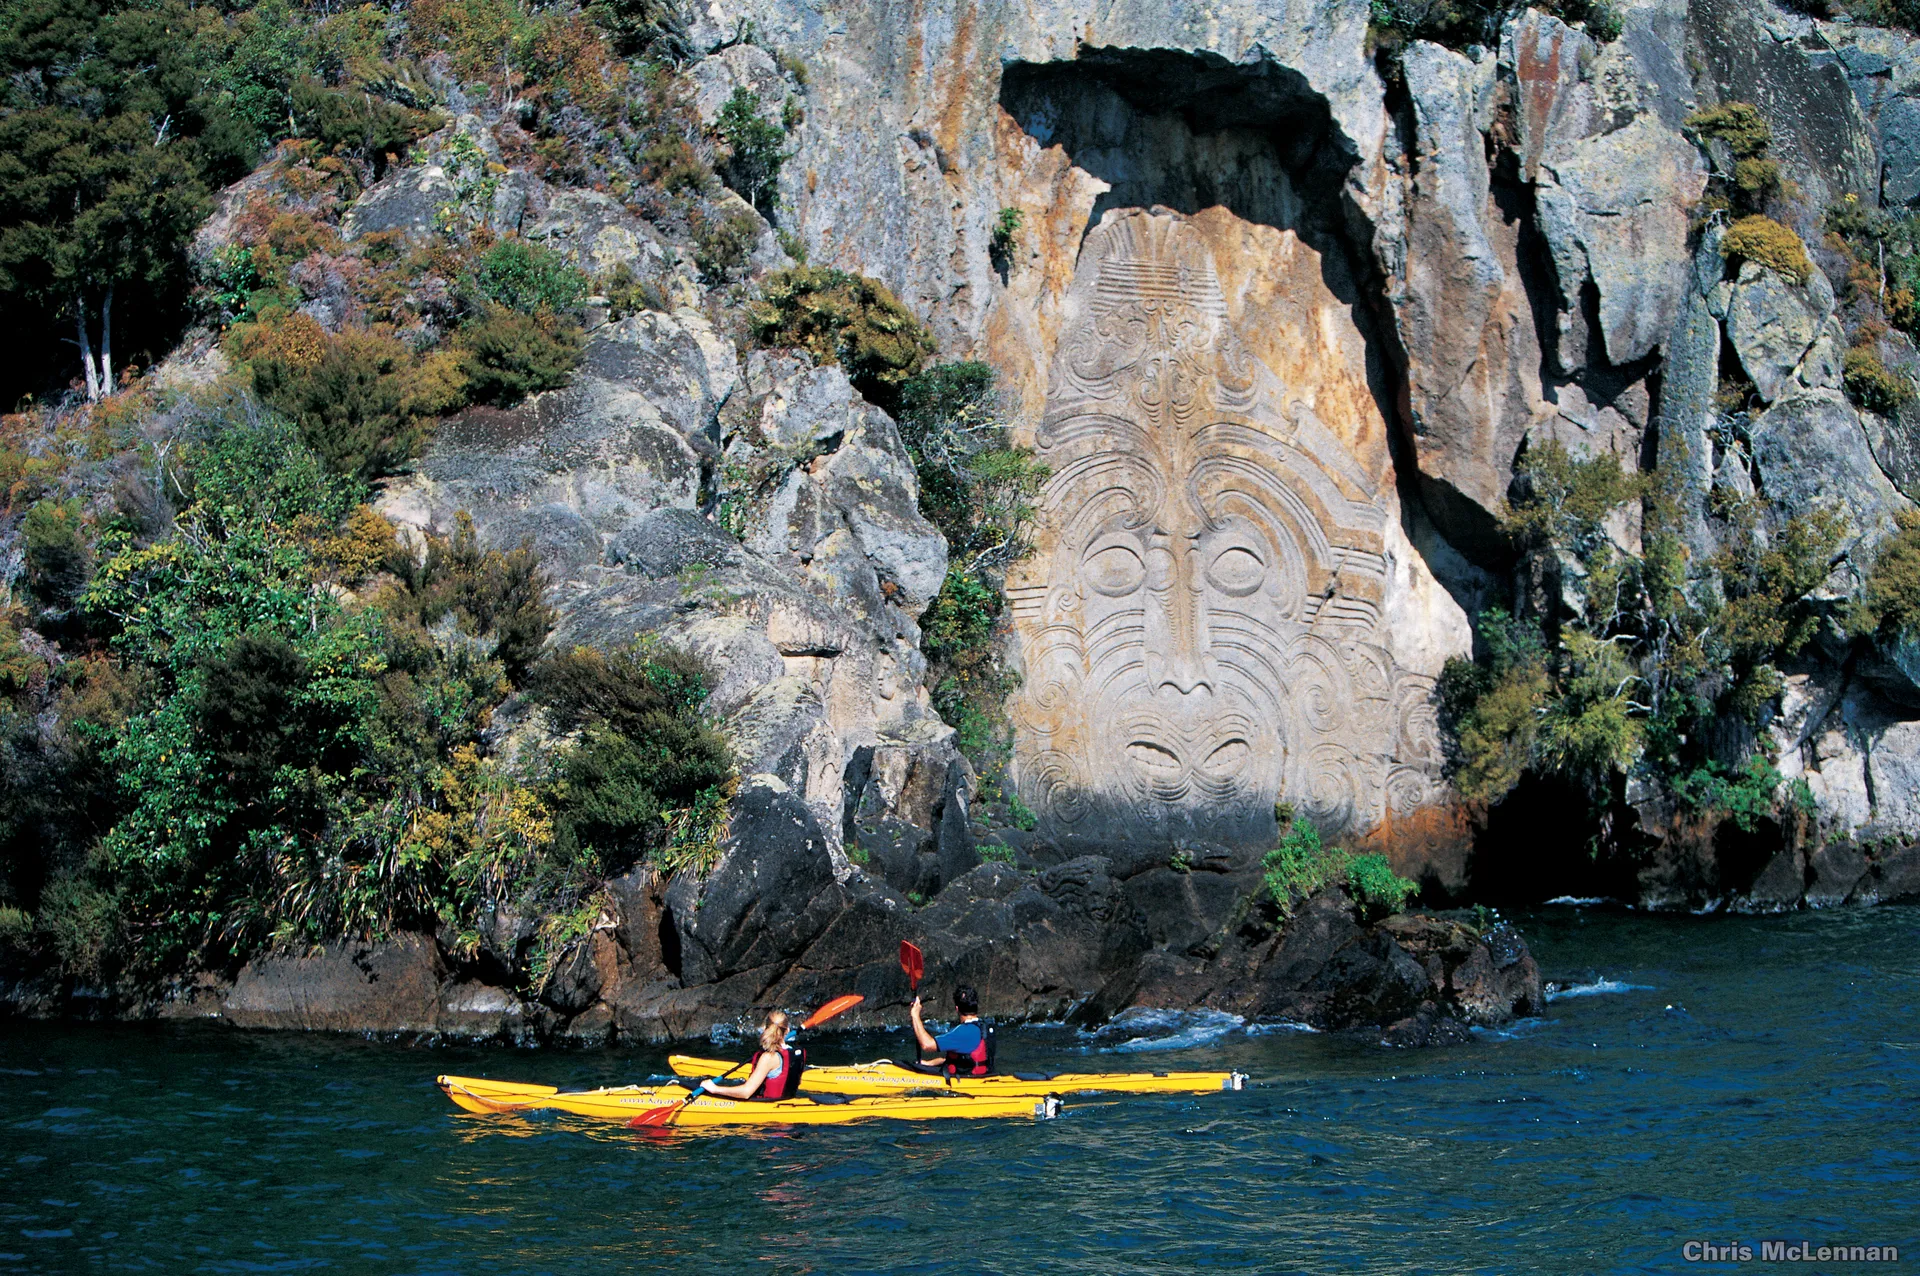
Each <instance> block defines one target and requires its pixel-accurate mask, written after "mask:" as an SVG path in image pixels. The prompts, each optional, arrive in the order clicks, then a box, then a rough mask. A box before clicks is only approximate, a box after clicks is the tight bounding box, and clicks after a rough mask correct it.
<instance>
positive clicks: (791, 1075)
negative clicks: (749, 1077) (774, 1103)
mask: <svg viewBox="0 0 1920 1276" xmlns="http://www.w3.org/2000/svg"><path fill="white" fill-rule="evenodd" d="M765 1053H766V1051H764V1050H756V1051H755V1052H754V1055H753V1062H754V1063H755V1064H758V1063H759V1062H760V1056H761V1055H763V1054H765ZM806 1070H807V1052H806V1051H805V1050H802V1049H800V1048H799V1047H798V1046H782V1047H781V1048H780V1071H779V1072H776V1073H773V1074H770V1075H769V1076H768V1077H767V1079H766V1080H764V1081H762V1082H761V1083H760V1089H759V1090H758V1091H756V1092H755V1094H754V1095H753V1097H754V1098H756V1099H791V1098H792V1097H793V1096H794V1095H796V1094H798V1093H799V1092H800V1074H801V1073H802V1072H805V1071H806Z"/></svg>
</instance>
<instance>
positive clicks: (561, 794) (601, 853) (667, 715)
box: [532, 645, 734, 873]
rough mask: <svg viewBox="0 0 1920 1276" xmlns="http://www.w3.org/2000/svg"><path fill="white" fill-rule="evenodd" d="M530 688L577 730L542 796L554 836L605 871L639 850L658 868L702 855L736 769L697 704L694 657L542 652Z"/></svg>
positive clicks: (638, 651)
mask: <svg viewBox="0 0 1920 1276" xmlns="http://www.w3.org/2000/svg"><path fill="white" fill-rule="evenodd" d="M532 688H533V694H534V696H535V697H536V698H537V699H539V700H540V701H541V702H542V703H544V704H546V705H547V706H548V707H549V709H550V710H551V712H552V714H553V716H554V719H555V722H556V724H557V725H558V726H560V727H561V729H563V730H574V729H580V730H581V738H580V742H579V743H578V744H576V745H575V746H573V747H572V748H571V749H570V750H568V752H567V754H566V756H565V758H564V760H563V761H562V763H561V766H560V783H559V785H558V787H557V788H556V789H555V792H554V797H553V799H552V803H551V805H552V807H553V810H554V813H555V834H556V837H555V845H556V848H557V849H558V850H559V851H560V852H561V853H563V854H564V853H567V852H568V851H570V850H571V851H576V852H577V853H580V854H585V855H590V856H592V857H593V858H594V861H595V863H596V864H598V865H600V866H601V867H602V869H603V870H604V871H606V872H610V873H611V872H620V871H624V869H625V868H626V867H628V866H630V865H632V864H633V863H635V862H637V861H638V860H640V859H641V858H643V857H649V856H650V857H651V858H652V859H653V860H654V861H655V862H656V863H658V864H659V865H660V866H661V867H663V868H669V869H671V868H677V867H681V866H684V865H693V866H695V867H696V868H698V869H701V870H704V869H705V868H707V867H709V866H710V865H711V862H712V860H713V858H714V856H715V855H716V854H717V851H718V835H719V830H720V827H721V826H722V824H723V823H724V820H725V812H726V799H727V797H728V795H729V794H730V793H731V792H732V786H733V782H734V779H733V777H734V769H733V753H732V750H731V748H730V747H729V746H728V744H727V742H726V740H725V739H724V738H723V737H722V736H721V735H720V734H719V733H718V732H717V731H715V730H714V729H713V728H712V727H711V726H709V725H708V724H707V723H706V722H705V721H704V720H703V719H702V718H701V716H700V710H701V706H702V704H703V703H704V702H705V700H706V694H707V674H706V671H705V670H704V668H703V667H702V666H701V665H700V664H699V662H698V661H696V660H695V659H694V658H693V657H691V656H688V655H686V654H684V653H679V652H674V651H670V650H668V649H664V648H657V647H653V646H650V645H649V646H638V647H629V648H626V649H623V650H619V651H614V652H600V651H595V650H592V649H590V648H585V647H579V648H575V649H574V650H572V651H570V652H566V653H563V654H560V655H557V656H554V657H552V658H551V659H549V660H548V661H547V662H546V663H545V664H543V665H542V666H541V667H540V669H539V670H538V671H537V673H536V674H535V677H534V679H533V683H532Z"/></svg>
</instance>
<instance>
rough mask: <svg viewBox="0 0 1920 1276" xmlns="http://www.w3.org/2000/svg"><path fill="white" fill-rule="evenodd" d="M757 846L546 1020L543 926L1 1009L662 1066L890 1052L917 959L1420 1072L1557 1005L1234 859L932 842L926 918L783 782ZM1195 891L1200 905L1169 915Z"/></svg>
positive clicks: (498, 921)
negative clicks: (1044, 860)
mask: <svg viewBox="0 0 1920 1276" xmlns="http://www.w3.org/2000/svg"><path fill="white" fill-rule="evenodd" d="M733 830H734V832H733V839H732V842H731V844H730V847H729V850H728V853H727V854H726V856H725V857H724V858H722V860H721V861H720V863H719V865H718V866H717V867H716V868H715V870H714V871H713V872H712V873H711V874H709V875H708V876H707V877H706V878H705V879H704V880H703V881H698V882H696V881H695V880H694V879H692V878H691V877H687V878H681V879H676V880H674V881H671V882H669V881H666V880H663V879H662V878H661V877H659V876H658V875H656V874H655V873H653V872H652V871H651V870H645V869H643V870H638V871H636V872H634V873H632V874H629V875H627V876H625V877H622V878H618V879H615V880H614V881H613V882H611V883H610V884H609V891H608V899H609V901H610V903H609V907H608V909H607V910H606V912H605V913H604V914H603V915H602V917H601V918H600V919H599V921H598V923H597V924H596V926H595V927H594V929H593V931H592V932H591V934H589V935H588V936H587V937H586V938H585V939H584V940H582V941H581V942H579V943H577V944H575V945H574V946H572V947H571V948H570V949H569V950H568V951H567V952H566V953H565V954H564V955H563V956H562V958H561V959H560V961H559V962H558V964H557V966H556V968H555V969H554V970H553V972H552V974H551V976H550V978H548V979H547V980H546V982H545V985H544V986H543V987H542V988H541V989H540V990H539V992H538V995H527V994H525V993H523V992H521V991H516V988H515V986H514V982H515V981H513V980H512V979H511V976H510V975H509V972H511V971H513V970H516V969H521V968H523V967H522V962H523V957H524V948H525V945H526V944H527V943H528V942H529V941H530V940H531V938H532V934H533V928H532V926H531V925H530V924H529V923H527V922H526V921H525V920H524V919H517V918H512V917H506V916H496V917H495V919H494V921H495V925H494V926H493V928H492V931H491V932H490V933H489V934H488V935H487V936H485V937H484V939H483V943H482V946H481V948H480V950H479V951H478V952H476V953H472V954H469V955H467V956H466V957H465V959H462V958H461V957H459V956H456V955H455V954H454V953H453V952H451V951H450V950H449V948H448V947H447V945H446V944H445V943H443V942H442V941H441V940H438V939H435V938H432V937H428V936H419V935H403V936H398V937H395V938H392V939H389V940H386V941H383V942H378V943H371V942H352V941H343V942H338V943H334V944H331V945H327V946H325V947H323V948H320V949H317V950H312V951H307V952H301V953H274V954H268V955H263V956H260V957H257V958H255V959H254V960H252V961H250V962H248V963H247V964H246V965H244V966H243V967H241V968H240V969H239V971H238V972H237V973H236V974H235V975H234V977H233V978H231V979H228V978H225V977H220V976H214V975H203V976H201V977H200V978H198V979H196V980H194V981H190V982H183V983H180V984H176V985H173V986H170V987H168V988H165V989H162V990H146V991H141V992H136V991H131V990H118V991H113V992H101V991H99V990H95V989H90V988H78V987H74V986H72V985H71V984H62V983H59V982H57V981H54V980H52V979H50V978H47V979H36V978H33V977H19V978H16V979H14V980H11V981H9V982H7V983H4V984H0V1010H4V1011H6V1012H10V1013H12V1014H15V1015H21V1016H28V1017H42V1018H44V1017H90V1018H100V1017H119V1018H127V1019H174V1020H208V1021H218V1022H221V1023H225V1024H230V1025H233V1026H235V1027H240V1028H255V1029H285V1030H298V1031H322V1032H350V1033H363V1034H369V1035H377V1036H398V1037H407V1038H419V1039H428V1040H461V1041H505V1042H513V1043H518V1044H533V1043H554V1044H576V1045H602V1044H610V1043H649V1044H657V1043H664V1042H669V1041H677V1040H685V1039H691V1038H699V1037H705V1036H707V1035H708V1034H710V1033H711V1031H712V1030H713V1029H714V1028H716V1027H720V1026H734V1025H738V1024H741V1023H744V1022H746V1021H748V1020H750V1019H751V1018H753V1017H755V1016H756V1015H757V1013H758V1012H759V1011H761V1010H763V1009H765V1008H768V1007H772V1006H793V1007H804V1006H812V1005H815V1004H818V1003H820V1002H824V1001H826V1000H827V999H829V998H831V997H833V996H836V995H839V994H842V993H847V992H856V993H860V994H862V995H863V996H865V998H866V1002H865V1004H863V1005H862V1006H860V1007H859V1008H858V1009H857V1010H856V1011H855V1012H853V1013H851V1014H849V1015H846V1016H845V1017H844V1018H843V1019H842V1020H840V1021H839V1026H840V1027H842V1028H849V1029H861V1028H877V1027H882V1026H897V1025H898V1024H899V1023H900V1022H901V1020H902V1018H903V1016H904V1013H905V1007H906V1004H907V1002H908V1000H909V998H910V993H909V990H908V987H907V980H906V976H905V975H904V974H903V973H902V972H901V970H900V967H899V965H898V962H897V952H898V945H899V941H900V940H902V939H910V940H913V941H914V942H916V943H918V944H919V945H920V946H921V948H922V949H923V950H924V951H925V953H926V956H927V971H926V977H925V986H926V988H927V990H928V991H929V993H930V994H931V995H932V996H933V997H935V998H944V997H945V995H946V993H947V990H948V989H950V988H951V987H952V986H953V984H954V983H956V982H960V981H965V982H968V983H972V984H974V985H975V986H976V987H977V988H978V989H979V990H980V994H981V1003H982V1008H983V1010H984V1011H985V1012H986V1014H987V1015H988V1016H990V1017H992V1018H994V1019H997V1020H1001V1021H1058V1020H1066V1021H1070V1022H1075V1023H1080V1024H1097V1023H1099V1022H1103V1021H1105V1020H1106V1019H1108V1018H1111V1017H1112V1016H1114V1015H1115V1014H1118V1013H1120V1012H1121V1011H1123V1010H1127V1009H1130V1008H1134V1007H1148V1008H1157V1009H1197V1008H1207V1009H1214V1010H1221V1011H1227V1012H1230V1013H1233V1014H1238V1015H1243V1016H1245V1017H1247V1018H1248V1019H1252V1020H1261V1021H1273V1020H1285V1021H1290V1022H1295V1023H1302V1024H1307V1025H1310V1026H1312V1027H1314V1028H1319V1029H1322V1030H1328V1031H1350V1032H1354V1033H1357V1034H1360V1035H1363V1036H1365V1037H1367V1038H1369V1039H1377V1040H1379V1041H1381V1042H1382V1043H1384V1044H1389V1045H1396V1046H1403V1045H1404V1046H1413V1045H1428V1044H1442V1043H1449V1042H1456V1041H1460V1040H1464V1039H1465V1038H1466V1035H1467V1030H1468V1029H1469V1028H1470V1027H1473V1026H1479V1025H1494V1024H1500V1023H1504V1022H1508V1021H1510V1020H1511V1019H1513V1018H1516V1017H1520V1016H1525V1015H1529V1014H1533V1013H1537V1012H1538V1010H1539V1008H1540V1006H1541V1005H1542V1004H1543V1002H1542V994H1541V983H1540V972H1539V968H1538V967H1537V966H1536V965H1535V963H1534V961H1533V958H1532V956H1531V954H1530V953H1529V952H1528V950H1527V946H1526V942H1525V940H1524V939H1523V938H1522V937H1521V936H1520V934H1519V933H1518V932H1517V931H1516V930H1515V929H1514V928H1513V927H1512V926H1510V925H1508V924H1506V923H1498V924H1495V925H1493V926H1491V927H1488V928H1487V929H1485V930H1484V931H1482V930H1477V929H1475V928H1474V927H1472V926H1470V925H1468V924H1465V923H1463V922H1461V921H1456V920H1447V919H1443V918H1439V917H1431V916H1423V915H1417V914H1416V915H1398V916H1392V917H1388V918H1386V919H1384V920H1381V921H1379V922H1376V923H1366V922H1363V921H1360V920H1356V916H1355V907H1354V905H1353V903H1352V901H1351V900H1349V898H1348V897H1347V896H1346V895H1345V894H1344V893H1343V892H1342V891H1341V890H1340V889H1339V888H1337V887H1329V888H1327V889H1325V890H1323V891H1321V892H1320V893H1318V894H1316V895H1314V896H1313V897H1312V898H1311V899H1309V900H1307V901H1306V902H1305V903H1304V904H1302V905H1301V906H1300V907H1299V908H1297V909H1296V910H1295V912H1294V914H1293V916H1292V917H1291V918H1288V919H1283V918H1281V917H1280V916H1279V914H1278V910H1277V908H1276V907H1275V906H1274V905H1273V904H1272V903H1271V901H1270V899H1263V898H1262V897H1261V896H1260V889H1261V888H1260V878H1259V874H1258V870H1257V866H1254V865H1252V864H1247V863H1235V862H1232V861H1231V860H1229V859H1228V858H1227V857H1221V858H1219V859H1216V860H1203V861H1201V862H1199V863H1197V864H1195V865H1193V866H1191V867H1186V868H1184V870H1182V871H1179V872H1176V870H1173V869H1171V868H1169V867H1167V865H1166V864H1165V862H1164V861H1162V862H1161V863H1160V864H1159V865H1157V866H1147V865H1144V864H1140V863H1134V864H1127V863H1124V862H1120V861H1116V860H1115V859H1113V858H1111V857H1108V856H1101V855H1081V856H1076V857H1074V858H1071V859H1066V860H1063V861H1060V862H1058V863H1055V864H1053V865H1051V866H1050V867H1046V868H1038V867H1037V866H1036V867H1030V868H1021V867H1017V866H1015V865H1013V864H1006V863H992V862H989V863H982V862H981V861H980V859H979V856H978V853H977V850H975V849H974V848H973V847H972V846H971V844H962V845H961V846H959V847H955V846H953V845H949V846H948V847H946V848H945V849H944V851H943V850H942V849H941V848H940V846H939V845H938V843H939V839H938V838H937V837H929V838H927V839H926V840H927V846H926V849H924V850H915V851H912V852H911V854H912V855H913V856H915V857H916V858H920V859H925V860H928V861H935V860H938V859H940V858H941V857H942V855H943V854H944V856H945V858H946V861H947V866H948V867H949V868H950V869H951V868H956V867H957V868H959V869H960V870H961V871H960V872H959V873H958V875H957V876H955V877H954V878H952V879H951V880H950V881H948V883H947V884H946V885H945V887H944V889H942V890H940V892H939V894H938V895H937V896H936V897H935V898H934V899H933V901H932V902H930V903H929V904H927V905H925V906H924V907H919V908H916V907H914V905H913V904H912V903H911V902H910V901H909V900H908V898H907V896H906V894H905V893H904V892H903V891H901V890H899V889H896V888H895V887H894V886H892V885H890V884H889V883H888V882H887V881H886V879H885V878H884V877H882V876H879V875H877V874H875V873H873V872H869V871H867V870H865V869H861V868H854V869H853V870H852V871H850V872H847V873H845V874H844V875H841V876H836V875H835V872H834V865H833V859H832V857H831V856H830V855H829V853H828V850H827V843H826V839H825V838H824V837H823V836H822V835H821V833H820V830H819V828H818V825H817V824H816V823H815V822H814V820H813V817H812V815H811V812H810V811H809V810H808V808H807V805H806V804H805V802H804V801H802V800H800V799H799V798H798V797H797V796H796V795H795V794H793V793H792V792H791V791H789V790H787V789H786V788H785V786H783V785H780V784H779V783H778V782H777V781H773V780H770V779H763V780H761V781H760V782H758V783H755V784H752V785H750V786H749V787H748V788H747V789H746V790H745V791H744V792H743V793H742V795H741V797H740V799H739V800H738V802H737V804H736V809H735V816H734V826H733ZM1023 858H1027V857H1023ZM969 859H970V860H971V863H970V864H969V863H967V862H966V861H968V860H969ZM903 867H904V866H903ZM912 867H913V868H914V870H915V871H923V872H933V871H937V870H936V869H935V866H934V864H932V863H928V864H923V865H914V866H912ZM897 871H899V869H896V872H897ZM1169 876H1173V877H1179V878H1184V881H1179V882H1176V883H1174V884H1173V886H1172V888H1171V889H1169V884H1168V882H1167V881H1165V880H1163V879H1164V878H1166V877H1169ZM521 987H524V981H522V982H521Z"/></svg>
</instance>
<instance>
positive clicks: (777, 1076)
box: [698, 1010, 807, 1099]
mask: <svg viewBox="0 0 1920 1276" xmlns="http://www.w3.org/2000/svg"><path fill="white" fill-rule="evenodd" d="M806 1066H807V1052H806V1051H805V1050H802V1049H800V1048H799V1047H797V1046H792V1045H789V1044H787V1012H786V1011H784V1010H775V1011H771V1012H769V1013H768V1015H767V1022H766V1023H765V1024H764V1025H762V1026H761V1028H760V1049H759V1050H758V1051H756V1052H755V1053H754V1056H753V1070H752V1071H751V1072H749V1073H747V1079H746V1080H745V1081H742V1082H741V1083H740V1084H739V1085H722V1084H721V1083H720V1082H719V1080H718V1079H716V1078H711V1077H710V1078H708V1079H707V1080H705V1081H702V1082H701V1083H700V1085H699V1086H698V1089H700V1090H704V1091H705V1092H706V1093H708V1094H715V1095H719V1096H720V1097H722V1098H726V1099H791V1098H792V1097H793V1096H794V1094H795V1092H797V1091H798V1090H799V1089H800V1074H801V1072H802V1071H804V1070H805V1068H806Z"/></svg>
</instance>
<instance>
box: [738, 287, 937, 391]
mask: <svg viewBox="0 0 1920 1276" xmlns="http://www.w3.org/2000/svg"><path fill="white" fill-rule="evenodd" d="M747 318H748V321H749V323H750V324H751V325H752V327H753V335H754V337H755V339H756V340H758V341H759V342H760V343H761V344H762V345H768V346H793V347H796V348H798V349H801V350H805V351H806V352H807V353H808V354H810V355H812V356H813V359H814V362H816V363H820V364H828V363H837V364H839V365H840V366H841V367H842V368H844V369H845V370H846V373H847V378H848V380H850V381H852V382H853V384H854V387H855V388H856V389H858V390H859V391H860V393H862V394H863V395H865V396H866V397H867V398H868V399H870V400H872V401H873V402H875V403H878V404H879V405H880V406H881V407H884V408H888V409H892V408H895V407H897V406H898V405H899V403H900V395H901V387H902V386H903V384H904V383H905V382H907V381H908V380H909V379H910V378H911V377H913V375H914V374H915V373H917V372H919V371H920V369H921V367H922V366H923V365H924V364H925V363H926V361H927V359H928V358H930V357H931V356H932V355H933V353H934V344H933V338H932V337H931V336H930V335H929V334H928V333H927V331H926V329H925V328H923V327H921V326H920V321H919V320H917V319H915V318H914V317H913V312H912V311H910V310H908V309H907V308H906V307H905V306H903V305H901V304H900V302H899V300H898V299H897V298H896V297H895V296H894V295H893V293H892V292H890V291H888V289H887V286H886V285H885V284H882V283H880V282H879V281H877V280H873V279H869V278H867V277H866V276H865V275H856V274H852V273H850V272H848V271H844V270H836V269H833V268H832V267H829V266H796V267H794V268H793V269H791V270H779V271H775V272H774V273H772V274H770V275H768V276H767V278H766V279H765V281H764V282H762V284H761V286H760V299H759V300H758V301H757V302H755V303H754V304H753V306H752V307H750V308H749V310H748V311H747Z"/></svg>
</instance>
